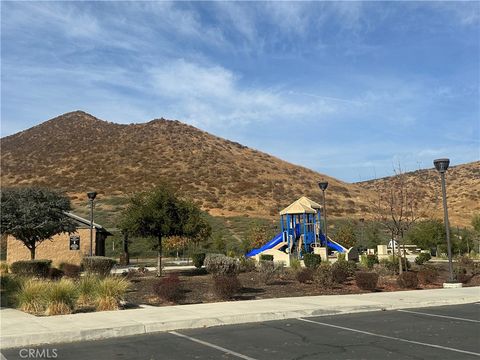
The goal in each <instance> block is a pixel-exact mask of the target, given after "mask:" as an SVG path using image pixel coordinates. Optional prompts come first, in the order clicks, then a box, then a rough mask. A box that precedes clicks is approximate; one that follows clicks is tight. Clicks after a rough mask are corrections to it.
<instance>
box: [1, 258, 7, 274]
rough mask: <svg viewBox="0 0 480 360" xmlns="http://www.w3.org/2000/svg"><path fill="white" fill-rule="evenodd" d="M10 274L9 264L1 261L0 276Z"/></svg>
mask: <svg viewBox="0 0 480 360" xmlns="http://www.w3.org/2000/svg"><path fill="white" fill-rule="evenodd" d="M4 274H8V264H7V263H6V262H5V261H0V275H4Z"/></svg>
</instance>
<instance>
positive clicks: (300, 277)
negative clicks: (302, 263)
mask: <svg viewBox="0 0 480 360" xmlns="http://www.w3.org/2000/svg"><path fill="white" fill-rule="evenodd" d="M313 273H314V271H313V269H309V268H305V269H300V270H299V271H297V272H296V273H295V278H296V279H297V281H298V282H300V283H302V284H306V283H307V282H309V281H313Z"/></svg>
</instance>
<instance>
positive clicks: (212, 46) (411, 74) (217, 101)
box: [1, 2, 480, 182]
mask: <svg viewBox="0 0 480 360" xmlns="http://www.w3.org/2000/svg"><path fill="white" fill-rule="evenodd" d="M1 10H2V11H1V30H2V31H1V40H2V48H1V50H2V53H1V65H2V74H1V86H2V88H1V95H2V98H1V107H2V108H1V117H2V121H1V134H2V136H6V135H10V134H13V133H15V132H18V131H21V130H24V129H27V128H29V127H31V126H34V125H37V124H39V123H40V122H43V121H45V120H47V119H49V118H52V117H54V116H56V115H59V114H62V113H65V112H69V111H73V110H77V109H80V110H84V111H87V112H89V113H91V114H93V115H95V116H97V117H99V118H101V119H104V120H108V121H114V122H120V123H132V122H145V121H148V120H151V119H154V118H160V117H164V118H168V119H178V120H181V121H184V122H186V123H189V124H192V125H194V126H197V127H199V128H201V129H203V130H206V131H208V132H211V133H213V134H215V135H218V136H221V137H225V138H228V139H231V140H234V141H238V142H240V143H243V144H245V145H248V146H251V147H253V148H256V149H259V150H262V151H265V152H268V153H270V154H273V155H275V156H278V157H280V158H282V159H285V160H287V161H290V162H293V163H296V164H300V165H304V166H306V167H309V168H311V169H314V170H317V171H320V172H322V173H325V174H328V175H331V176H334V177H337V178H339V179H342V180H345V181H349V182H354V181H359V180H366V179H370V178H373V177H381V176H387V175H391V174H392V172H393V167H394V166H396V165H398V164H399V163H400V164H401V165H402V167H403V168H405V169H407V170H415V169H418V168H419V167H421V168H425V167H431V166H432V160H433V159H434V158H437V157H444V156H446V157H450V158H451V161H452V164H453V165H455V164H460V163H464V162H470V161H475V160H478V159H480V110H479V79H480V72H479V66H480V65H479V64H480V45H479V44H480V30H479V29H480V3H479V2H464V3H462V2H386V3H382V2H241V3H238V2H192V3H191V2H175V3H169V2H2V4H1Z"/></svg>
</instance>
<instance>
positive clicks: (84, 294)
mask: <svg viewBox="0 0 480 360" xmlns="http://www.w3.org/2000/svg"><path fill="white" fill-rule="evenodd" d="M99 282H100V279H99V278H98V276H95V275H92V274H86V275H85V276H83V277H82V278H80V280H78V283H77V287H78V300H77V302H78V304H79V305H80V306H91V305H94V303H95V296H96V293H97V288H98V284H99Z"/></svg>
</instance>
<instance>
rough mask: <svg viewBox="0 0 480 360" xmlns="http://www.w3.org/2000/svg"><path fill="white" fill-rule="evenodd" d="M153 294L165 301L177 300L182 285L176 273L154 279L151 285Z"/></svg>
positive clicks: (180, 295)
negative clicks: (154, 281)
mask: <svg viewBox="0 0 480 360" xmlns="http://www.w3.org/2000/svg"><path fill="white" fill-rule="evenodd" d="M153 291H154V292H155V294H156V295H157V296H158V297H159V298H161V299H163V300H166V301H172V302H175V303H176V302H178V301H179V300H180V299H181V297H182V295H183V294H182V287H181V284H180V279H179V278H178V275H177V274H169V275H168V276H166V277H164V278H161V279H159V280H157V281H156V283H155V284H154V285H153Z"/></svg>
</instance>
